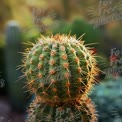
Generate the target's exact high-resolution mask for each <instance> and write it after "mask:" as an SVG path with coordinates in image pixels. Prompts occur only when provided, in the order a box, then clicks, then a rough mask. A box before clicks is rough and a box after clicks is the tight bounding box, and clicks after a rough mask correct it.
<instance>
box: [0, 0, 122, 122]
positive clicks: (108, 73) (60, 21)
mask: <svg viewBox="0 0 122 122" xmlns="http://www.w3.org/2000/svg"><path fill="white" fill-rule="evenodd" d="M56 33H60V34H62V33H64V34H69V33H70V35H76V37H77V38H79V37H80V36H81V35H83V34H84V36H83V40H84V41H85V44H86V45H87V44H89V43H92V45H90V46H91V47H93V48H92V50H93V53H96V54H98V55H100V57H98V59H97V61H98V66H99V67H100V69H101V70H102V71H103V72H102V73H99V76H97V79H98V80H99V82H98V83H97V84H96V85H95V88H94V89H93V90H92V92H91V93H90V94H89V96H90V97H91V99H92V100H93V101H94V102H95V104H96V106H97V107H96V109H97V111H98V115H99V116H98V118H99V122H120V121H122V104H121V103H122V78H121V76H122V2H121V1H120V0H34V1H33V0H18V1H17V0H0V122H24V120H25V118H26V109H27V106H28V104H29V103H30V101H31V100H32V99H33V97H34V96H32V95H30V93H29V92H28V90H27V89H26V88H25V87H24V86H25V81H26V80H25V79H24V78H23V74H22V71H21V69H18V66H19V65H21V64H22V54H21V53H20V52H24V50H25V49H26V48H28V47H29V46H28V45H24V43H27V42H35V41H36V40H37V38H38V37H39V36H40V34H43V35H45V36H50V35H52V34H56Z"/></svg>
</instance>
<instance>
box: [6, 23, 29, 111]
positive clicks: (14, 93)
mask: <svg viewBox="0 0 122 122" xmlns="http://www.w3.org/2000/svg"><path fill="white" fill-rule="evenodd" d="M21 39H22V38H21V29H20V26H19V24H18V23H17V22H16V21H9V22H8V24H7V26H6V46H5V62H6V79H7V82H8V93H9V97H10V101H11V103H12V107H13V110H16V111H24V110H25V108H26V104H25V103H26V102H27V99H26V97H27V96H26V95H27V94H25V89H24V88H23V87H24V79H23V80H19V82H17V80H18V78H19V77H20V76H21V75H22V73H21V71H20V70H17V66H18V65H20V64H21V58H22V55H21V54H20V53H19V52H22V45H21Z"/></svg>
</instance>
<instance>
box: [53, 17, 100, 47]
mask: <svg viewBox="0 0 122 122" xmlns="http://www.w3.org/2000/svg"><path fill="white" fill-rule="evenodd" d="M53 33H54V34H56V33H61V34H62V33H64V34H69V33H71V35H76V37H77V38H79V37H80V36H81V35H83V34H84V33H85V34H86V35H84V37H83V40H85V41H86V43H99V42H100V37H101V35H100V30H99V29H94V28H93V26H92V25H90V24H89V23H87V22H86V21H84V20H81V19H76V20H74V21H73V22H72V23H67V22H65V21H62V22H60V23H59V26H58V27H57V28H55V29H54V30H53ZM96 47H98V45H97V46H96Z"/></svg>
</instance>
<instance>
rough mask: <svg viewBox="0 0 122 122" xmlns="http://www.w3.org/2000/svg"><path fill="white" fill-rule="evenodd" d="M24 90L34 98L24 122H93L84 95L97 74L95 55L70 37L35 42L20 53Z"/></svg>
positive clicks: (90, 108) (93, 117) (89, 102)
mask: <svg viewBox="0 0 122 122" xmlns="http://www.w3.org/2000/svg"><path fill="white" fill-rule="evenodd" d="M24 55H25V58H24V60H23V63H24V64H23V71H24V75H25V77H26V79H27V83H26V87H28V88H29V90H30V92H32V93H33V94H35V95H36V99H35V100H34V101H33V102H32V103H31V105H30V108H29V110H28V113H29V115H28V118H27V122H40V121H43V122H47V121H49V122H63V121H67V122H76V121H77V122H81V121H83V122H96V121H97V117H96V112H95V107H94V105H93V104H92V102H91V100H90V99H89V98H87V93H88V91H89V90H90V89H91V87H92V86H93V84H94V83H95V82H96V79H95V77H96V75H97V74H98V72H99V69H98V68H97V61H96V59H95V57H96V56H95V55H94V54H93V52H92V50H90V48H88V47H86V46H85V45H84V42H83V41H81V40H77V39H76V37H74V36H67V35H58V34H57V35H55V36H51V37H43V36H42V38H39V40H38V42H37V43H36V44H32V48H30V49H27V52H26V53H24Z"/></svg>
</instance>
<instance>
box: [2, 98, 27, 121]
mask: <svg viewBox="0 0 122 122" xmlns="http://www.w3.org/2000/svg"><path fill="white" fill-rule="evenodd" d="M24 117H25V116H24V114H23V113H17V112H12V108H11V106H10V103H9V100H8V99H7V98H6V97H0V122H25V121H24Z"/></svg>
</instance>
